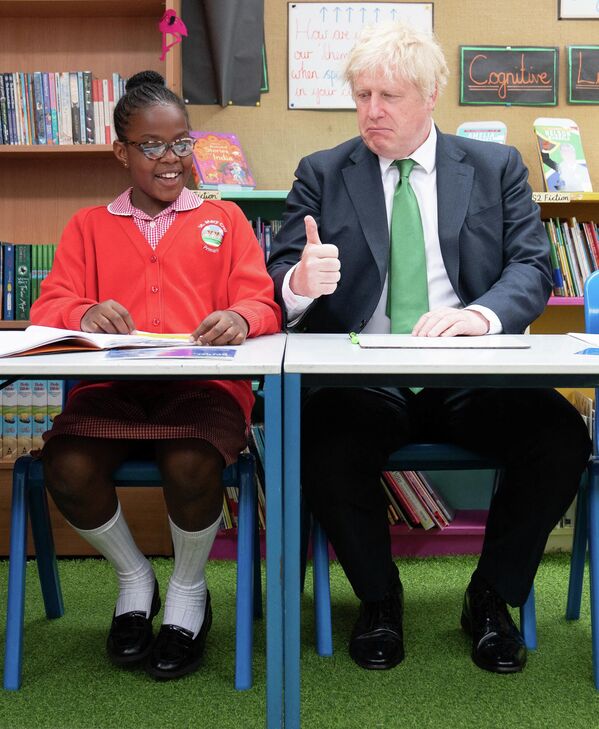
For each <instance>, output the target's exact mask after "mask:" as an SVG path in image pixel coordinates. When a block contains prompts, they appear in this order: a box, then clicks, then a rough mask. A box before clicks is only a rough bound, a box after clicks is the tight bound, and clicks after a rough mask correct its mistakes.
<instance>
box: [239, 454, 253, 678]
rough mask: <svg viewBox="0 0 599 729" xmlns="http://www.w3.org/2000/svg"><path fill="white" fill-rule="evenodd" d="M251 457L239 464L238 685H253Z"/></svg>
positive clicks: (243, 459)
mask: <svg viewBox="0 0 599 729" xmlns="http://www.w3.org/2000/svg"><path fill="white" fill-rule="evenodd" d="M250 458H251V457H247V458H246V457H245V456H241V457H240V459H239V461H238V468H239V507H238V521H237V597H236V615H237V617H236V622H237V626H236V631H235V688H236V689H237V690H238V691H243V690H245V689H249V688H251V686H252V640H253V624H252V620H253V612H254V597H253V592H254V570H253V561H254V532H255V529H256V490H255V484H254V470H253V467H252V462H251V460H250Z"/></svg>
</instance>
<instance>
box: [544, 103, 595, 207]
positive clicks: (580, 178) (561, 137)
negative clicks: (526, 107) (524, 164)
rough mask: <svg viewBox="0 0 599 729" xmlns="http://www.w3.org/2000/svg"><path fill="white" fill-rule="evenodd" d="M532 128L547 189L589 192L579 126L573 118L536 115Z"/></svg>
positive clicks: (590, 190) (590, 186) (587, 174)
mask: <svg viewBox="0 0 599 729" xmlns="http://www.w3.org/2000/svg"><path fill="white" fill-rule="evenodd" d="M533 129H534V132H535V136H536V139H537V148H538V150H539V158H540V161H541V169H542V172H543V182H544V185H545V190H547V191H548V192H592V191H593V185H592V183H591V178H590V176H589V171H588V168H587V161H586V159H585V156H584V151H583V149H582V140H581V137H580V129H579V128H578V125H577V124H576V122H574V121H573V120H572V119H559V118H553V117H538V118H537V119H535V120H534V123H533Z"/></svg>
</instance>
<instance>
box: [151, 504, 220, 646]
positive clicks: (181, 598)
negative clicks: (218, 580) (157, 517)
mask: <svg viewBox="0 0 599 729" xmlns="http://www.w3.org/2000/svg"><path fill="white" fill-rule="evenodd" d="M168 521H169V524H170V527H171V534H172V536H173V546H174V548H175V566H174V569H173V574H172V577H171V579H170V581H169V583H168V592H167V593H166V600H165V603H164V619H163V621H162V622H163V623H164V625H178V626H179V627H181V628H185V629H186V630H189V631H190V632H191V633H193V637H194V638H195V637H196V635H197V634H198V633H199V632H200V628H201V627H202V623H203V622H204V608H205V606H206V582H205V580H204V568H205V566H206V562H207V561H208V555H209V554H210V550H211V549H212V544H213V543H214V538H215V537H216V533H217V531H218V528H219V526H220V516H219V518H218V519H217V520H216V521H215V522H214V524H211V525H210V526H209V527H206V529H202V530H201V531H199V532H185V531H183V529H180V528H179V527H178V526H177V525H176V524H175V523H174V522H173V521H172V519H171V518H170V516H169V519H168Z"/></svg>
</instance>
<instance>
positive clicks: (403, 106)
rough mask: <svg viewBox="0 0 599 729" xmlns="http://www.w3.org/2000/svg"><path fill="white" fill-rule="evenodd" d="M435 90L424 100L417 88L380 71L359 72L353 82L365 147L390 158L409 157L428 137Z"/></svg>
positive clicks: (359, 124) (359, 126)
mask: <svg viewBox="0 0 599 729" xmlns="http://www.w3.org/2000/svg"><path fill="white" fill-rule="evenodd" d="M436 99H437V92H436V91H435V92H434V93H433V94H432V95H431V96H429V97H428V98H427V99H423V98H422V95H421V94H420V91H419V90H418V88H417V87H416V86H415V85H414V84H413V83H410V82H409V81H405V80H403V79H402V78H400V77H396V78H394V79H393V80H389V79H387V78H385V77H384V76H383V74H382V73H381V72H375V73H369V72H364V73H361V74H359V75H358V76H357V77H356V79H355V82H354V100H355V102H356V108H357V111H358V128H359V130H360V135H361V136H362V139H363V140H364V142H365V144H366V146H367V147H368V148H369V149H370V150H372V151H373V152H374V153H375V154H377V155H380V156H381V157H388V158H389V159H403V158H404V157H409V156H410V154H412V152H413V151H414V150H415V149H417V148H418V147H419V146H420V145H421V144H422V143H423V142H424V140H425V139H426V138H427V137H428V134H429V132H430V129H431V123H432V122H431V114H432V112H433V109H434V108H435V101H436Z"/></svg>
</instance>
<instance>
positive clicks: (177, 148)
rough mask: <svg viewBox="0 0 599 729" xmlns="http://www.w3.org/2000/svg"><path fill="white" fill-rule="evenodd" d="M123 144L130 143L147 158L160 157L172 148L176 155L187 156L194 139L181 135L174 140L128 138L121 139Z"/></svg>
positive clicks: (191, 150)
mask: <svg viewBox="0 0 599 729" xmlns="http://www.w3.org/2000/svg"><path fill="white" fill-rule="evenodd" d="M123 141H124V142H125V144H130V145H131V146H133V147H137V148H138V149H139V150H140V151H141V152H142V154H143V155H144V157H147V158H148V159H153V160H156V159H160V158H161V157H164V155H165V154H166V153H167V152H168V150H169V149H172V150H173V152H174V153H175V154H176V155H177V157H189V155H190V154H191V153H192V152H193V145H194V141H195V140H193V139H191V137H183V138H182V139H175V141H174V142H160V141H155V142H154V141H152V142H130V141H129V140H128V139H125V140H123Z"/></svg>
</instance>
